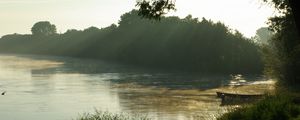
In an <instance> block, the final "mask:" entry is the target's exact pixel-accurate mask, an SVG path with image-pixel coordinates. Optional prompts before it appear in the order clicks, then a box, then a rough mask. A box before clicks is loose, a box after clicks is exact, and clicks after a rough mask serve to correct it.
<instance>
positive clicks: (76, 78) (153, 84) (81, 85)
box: [0, 55, 257, 120]
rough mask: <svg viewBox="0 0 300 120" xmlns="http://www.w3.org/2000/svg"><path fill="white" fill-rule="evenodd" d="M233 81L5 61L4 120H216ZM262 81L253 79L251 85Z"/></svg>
mask: <svg viewBox="0 0 300 120" xmlns="http://www.w3.org/2000/svg"><path fill="white" fill-rule="evenodd" d="M229 79H230V77H229V76H213V77H211V76H210V77H204V75H200V74H197V75H195V74H184V73H167V72H157V71H156V72H153V70H152V71H150V70H143V69H138V68H133V67H129V66H124V65H117V64H112V63H107V62H101V61H95V60H82V59H74V58H64V57H49V56H28V55H27V56H21V55H0V92H2V91H7V94H6V95H4V96H0V119H1V120H71V119H74V118H76V117H77V116H78V115H79V114H81V113H84V112H93V111H94V109H98V110H102V111H110V112H115V113H118V112H126V113H140V114H146V115H148V116H149V117H150V118H153V119H158V120H184V119H188V120H189V119H203V118H205V119H214V118H215V117H216V116H218V115H220V114H222V113H224V112H225V111H226V109H225V107H221V106H219V105H220V100H218V99H216V97H215V91H214V90H216V89H218V88H220V87H222V86H223V85H226V84H228V83H229ZM255 79H257V78H253V77H251V80H255Z"/></svg>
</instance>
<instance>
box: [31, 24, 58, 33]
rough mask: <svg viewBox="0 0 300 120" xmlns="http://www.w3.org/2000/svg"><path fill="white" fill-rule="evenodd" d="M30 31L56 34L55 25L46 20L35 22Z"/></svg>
mask: <svg viewBox="0 0 300 120" xmlns="http://www.w3.org/2000/svg"><path fill="white" fill-rule="evenodd" d="M31 32H32V34H33V35H39V36H40V35H43V36H48V35H54V34H56V26H55V25H53V24H51V23H50V22H48V21H41V22H37V23H35V24H34V25H33V27H32V28H31Z"/></svg>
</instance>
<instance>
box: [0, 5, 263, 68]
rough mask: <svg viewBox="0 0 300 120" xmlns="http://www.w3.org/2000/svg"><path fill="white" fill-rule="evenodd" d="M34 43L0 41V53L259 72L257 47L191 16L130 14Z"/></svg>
mask: <svg viewBox="0 0 300 120" xmlns="http://www.w3.org/2000/svg"><path fill="white" fill-rule="evenodd" d="M40 39H41V38H35V37H34V35H24V36H20V38H11V37H3V38H2V39H0V52H2V53H3V52H5V53H30V54H46V55H60V56H72V57H81V58H95V59H102V60H109V61H115V62H120V63H126V64H132V65H138V66H145V67H153V68H163V69H173V70H183V71H192V72H208V73H260V72H261V71H262V67H263V65H262V62H261V58H260V52H259V46H258V45H256V44H255V43H254V42H253V41H252V40H251V39H248V38H245V37H244V36H243V35H242V34H241V33H239V32H238V31H236V32H231V31H230V30H229V29H228V28H227V27H226V26H225V25H224V24H223V23H220V22H217V23H214V22H212V21H211V20H207V19H205V18H202V20H201V21H199V20H198V18H193V17H192V16H191V15H189V16H187V17H185V18H183V19H180V18H178V17H175V16H172V17H162V18H160V21H159V22H158V21H155V20H149V19H142V18H141V17H139V16H138V11H136V10H133V11H131V12H128V13H125V14H123V15H122V16H121V19H120V21H119V23H118V25H115V24H112V25H111V26H109V27H106V28H101V29H98V28H96V27H90V28H87V29H85V30H83V31H79V30H74V29H71V30H68V31H67V32H65V33H64V34H59V35H52V36H51V35H50V36H45V37H43V38H42V39H43V41H41V40H40Z"/></svg>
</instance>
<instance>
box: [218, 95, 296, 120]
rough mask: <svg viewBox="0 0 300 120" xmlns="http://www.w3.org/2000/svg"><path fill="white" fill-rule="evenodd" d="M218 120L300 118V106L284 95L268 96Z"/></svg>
mask: <svg viewBox="0 0 300 120" xmlns="http://www.w3.org/2000/svg"><path fill="white" fill-rule="evenodd" d="M218 120H300V106H299V105H296V104H295V103H293V102H292V99H291V97H287V96H284V95H276V96H268V97H266V98H265V99H264V100H262V101H260V102H258V103H256V104H254V105H250V106H243V107H241V108H238V109H235V110H233V111H231V112H229V113H226V114H224V115H223V116H221V117H220V118H218Z"/></svg>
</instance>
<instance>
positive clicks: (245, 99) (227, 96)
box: [216, 92, 265, 105]
mask: <svg viewBox="0 0 300 120" xmlns="http://www.w3.org/2000/svg"><path fill="white" fill-rule="evenodd" d="M216 93H217V97H218V98H221V99H222V104H223V105H224V104H240V103H249V102H253V101H256V100H259V99H261V98H263V97H264V96H265V95H264V94H235V93H225V92H216Z"/></svg>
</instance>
